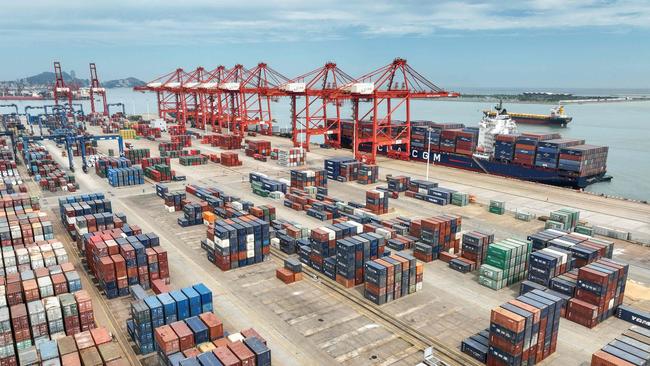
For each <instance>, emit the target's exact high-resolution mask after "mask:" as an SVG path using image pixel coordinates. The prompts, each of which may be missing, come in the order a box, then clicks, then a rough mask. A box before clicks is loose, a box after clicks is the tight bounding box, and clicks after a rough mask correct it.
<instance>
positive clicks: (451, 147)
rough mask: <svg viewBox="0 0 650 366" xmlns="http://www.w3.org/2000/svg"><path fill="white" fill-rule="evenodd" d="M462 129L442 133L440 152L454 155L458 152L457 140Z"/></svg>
mask: <svg viewBox="0 0 650 366" xmlns="http://www.w3.org/2000/svg"><path fill="white" fill-rule="evenodd" d="M462 131H463V130H462V129H446V130H442V132H441V133H440V151H446V152H450V153H453V152H455V151H456V138H457V137H458V133H460V132H462Z"/></svg>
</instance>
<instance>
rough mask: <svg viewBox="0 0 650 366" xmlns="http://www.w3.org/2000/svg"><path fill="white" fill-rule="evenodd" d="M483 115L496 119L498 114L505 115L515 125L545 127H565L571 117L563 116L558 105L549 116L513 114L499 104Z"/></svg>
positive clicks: (561, 109)
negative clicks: (515, 123)
mask: <svg viewBox="0 0 650 366" xmlns="http://www.w3.org/2000/svg"><path fill="white" fill-rule="evenodd" d="M483 114H484V115H485V116H488V117H496V116H497V115H498V114H507V115H509V116H510V118H512V119H513V120H514V121H515V122H517V123H523V124H529V125H545V126H555V127H566V126H567V125H568V124H569V122H571V121H572V120H573V117H569V116H567V115H566V114H564V106H562V105H559V106H557V107H554V108H551V113H550V114H532V113H515V112H508V111H506V109H505V108H503V105H502V103H501V102H499V104H498V105H497V106H495V107H494V110H485V111H483Z"/></svg>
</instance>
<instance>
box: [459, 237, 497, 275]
mask: <svg viewBox="0 0 650 366" xmlns="http://www.w3.org/2000/svg"><path fill="white" fill-rule="evenodd" d="M492 242H494V234H484V233H481V232H479V231H470V232H467V233H464V234H463V236H462V239H461V245H462V247H461V255H460V257H459V258H454V259H452V260H451V261H450V262H449V266H450V267H451V268H454V269H457V270H460V271H461V272H471V271H474V270H476V269H477V268H478V267H480V266H481V264H483V260H484V259H485V256H486V255H487V248H488V246H489V245H490V244H491V243H492ZM468 267H469V268H468Z"/></svg>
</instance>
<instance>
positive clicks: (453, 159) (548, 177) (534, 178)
mask: <svg viewBox="0 0 650 366" xmlns="http://www.w3.org/2000/svg"><path fill="white" fill-rule="evenodd" d="M379 153H382V154H383V153H385V150H383V149H380V150H379ZM410 156H411V160H414V161H420V162H426V161H427V160H428V161H429V162H430V163H431V164H434V165H442V166H447V167H452V168H458V169H464V170H469V171H474V172H478V173H486V174H491V175H498V176H502V177H508V178H516V179H520V180H526V181H531V182H538V183H544V184H550V185H555V186H561V187H571V188H578V189H581V188H585V187H587V186H588V185H590V184H592V183H596V182H598V181H600V180H601V179H602V178H603V176H604V175H605V173H601V174H598V175H594V176H585V177H571V176H566V175H563V174H562V173H561V172H560V171H559V170H556V169H547V168H540V167H531V166H525V165H519V164H515V163H508V162H501V161H496V160H484V159H477V158H474V157H472V156H467V155H461V154H455V153H448V152H438V151H436V152H433V151H432V152H431V154H430V156H429V154H427V151H426V150H425V149H417V148H411V154H410Z"/></svg>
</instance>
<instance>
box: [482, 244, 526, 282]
mask: <svg viewBox="0 0 650 366" xmlns="http://www.w3.org/2000/svg"><path fill="white" fill-rule="evenodd" d="M531 250H532V244H531V243H530V242H526V241H522V240H518V239H506V240H501V241H498V242H495V243H492V244H490V245H489V246H488V250H487V255H486V257H485V261H484V263H483V264H482V265H481V267H480V269H479V278H478V282H479V283H480V284H481V285H483V286H486V287H489V288H491V289H493V290H499V289H501V288H503V287H506V286H509V285H512V284H513V283H516V282H519V281H521V280H523V279H525V278H526V273H527V270H528V257H529V255H530V253H531Z"/></svg>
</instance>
